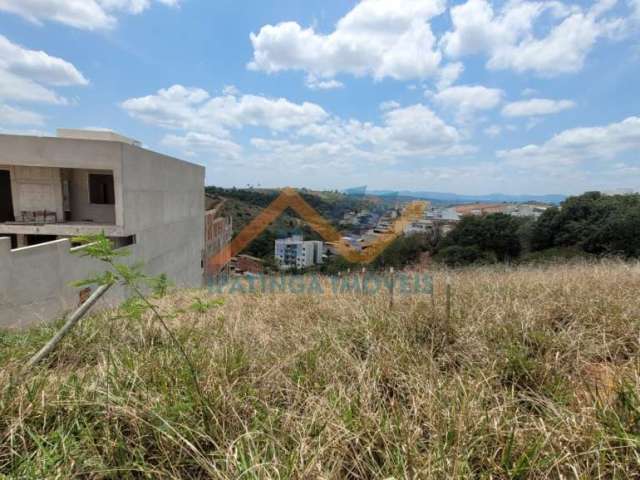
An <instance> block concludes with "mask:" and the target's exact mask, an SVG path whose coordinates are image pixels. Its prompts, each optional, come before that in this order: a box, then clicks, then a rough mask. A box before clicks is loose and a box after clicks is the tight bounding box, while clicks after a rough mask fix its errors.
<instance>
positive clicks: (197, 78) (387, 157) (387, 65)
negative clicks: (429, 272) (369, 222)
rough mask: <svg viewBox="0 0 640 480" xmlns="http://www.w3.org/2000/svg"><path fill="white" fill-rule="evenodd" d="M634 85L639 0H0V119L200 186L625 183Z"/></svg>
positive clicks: (578, 187)
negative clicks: (200, 174)
mask: <svg viewBox="0 0 640 480" xmlns="http://www.w3.org/2000/svg"><path fill="white" fill-rule="evenodd" d="M639 91H640V0H617V1H616V0H599V1H593V2H592V1H576V2H569V1H555V0H552V1H524V0H511V1H489V0H466V1H455V2H452V1H449V2H447V1H446V0H362V1H352V0H304V1H300V0H271V1H268V0H261V1H258V0H252V1H247V0H0V132H2V133H20V134H31V135H55V130H56V128H60V127H62V128H93V129H109V130H113V131H116V132H118V133H121V134H123V135H126V136H129V137H132V138H135V139H137V140H139V141H141V142H142V143H143V145H144V146H145V147H147V148H150V149H153V150H156V151H159V152H162V153H166V154H169V155H173V156H176V157H178V158H182V159H184V160H187V161H191V162H195V163H199V164H202V165H204V166H206V169H207V184H210V185H219V186H237V187H245V186H247V185H252V186H262V187H284V186H294V187H307V188H313V189H344V188H349V187H354V186H359V185H367V186H368V187H369V188H370V189H378V190H379V189H385V190H414V191H439V192H455V193H461V194H488V193H493V192H501V193H506V194H550V193H560V194H578V193H582V192H584V191H588V190H615V189H619V188H625V189H629V188H630V189H634V190H638V189H640V95H639V94H638V93H639ZM0 155H1V152H0Z"/></svg>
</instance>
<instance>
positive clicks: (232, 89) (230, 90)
mask: <svg viewBox="0 0 640 480" xmlns="http://www.w3.org/2000/svg"><path fill="white" fill-rule="evenodd" d="M222 94H223V95H234V96H237V95H240V90H238V87H236V86H235V85H225V86H224V88H223V89H222Z"/></svg>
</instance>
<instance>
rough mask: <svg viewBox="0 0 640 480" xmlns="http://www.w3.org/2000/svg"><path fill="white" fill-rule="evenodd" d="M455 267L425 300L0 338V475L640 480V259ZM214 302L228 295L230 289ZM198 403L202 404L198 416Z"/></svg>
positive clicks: (346, 297) (332, 303)
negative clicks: (33, 366)
mask: <svg viewBox="0 0 640 480" xmlns="http://www.w3.org/2000/svg"><path fill="white" fill-rule="evenodd" d="M445 275H447V273H446V272H442V271H441V272H436V273H435V283H436V295H435V300H436V302H435V305H433V304H432V302H431V298H430V297H428V296H411V297H402V298H400V297H397V298H396V302H395V305H394V308H393V309H392V310H390V309H389V308H388V306H389V304H388V298H387V297H386V295H384V294H381V295H378V296H362V295H353V294H332V293H331V292H330V291H329V292H327V293H326V294H324V295H293V294H276V295H258V294H253V295H232V296H228V297H226V298H222V299H220V298H219V297H217V296H211V295H208V294H207V293H206V292H203V291H189V292H177V293H175V294H172V295H169V296H167V297H165V298H163V299H160V300H154V302H155V303H156V304H157V305H158V307H159V308H160V309H161V310H163V311H165V312H170V313H171V315H172V316H171V318H170V319H169V324H170V325H171V327H172V329H173V331H174V332H175V333H176V335H177V337H178V338H179V339H180V341H181V342H182V343H183V344H184V346H185V349H186V351H187V352H188V354H189V355H190V356H191V358H192V360H193V362H194V364H195V366H196V369H197V372H198V376H199V381H200V386H201V389H202V390H203V392H204V398H201V397H200V396H199V395H198V392H197V389H196V388H195V386H194V385H193V383H192V382H191V377H190V374H189V369H188V367H187V365H185V363H184V361H183V360H182V358H181V356H180V354H179V353H178V352H177V351H176V349H175V348H174V346H173V344H172V342H171V341H170V339H169V337H168V336H167V335H166V334H165V333H164V332H163V331H162V330H161V329H160V328H159V326H158V325H157V323H156V322H155V321H154V320H153V319H152V317H151V316H150V315H149V314H148V312H147V313H141V314H140V315H137V314H136V309H135V306H133V307H132V306H129V308H128V309H127V311H126V315H119V313H122V312H109V313H106V314H102V315H98V316H95V317H93V318H91V319H88V320H86V321H84V322H83V323H82V324H81V325H80V326H79V327H78V328H77V329H76V330H74V332H73V333H72V335H71V336H70V337H68V338H67V339H66V340H65V341H64V342H63V344H62V345H61V346H60V348H59V349H58V350H57V351H56V352H55V354H54V355H53V356H52V357H50V359H49V363H48V364H46V365H43V366H41V367H39V368H38V369H37V370H36V371H34V372H32V373H31V374H30V375H29V376H28V377H27V379H26V382H25V383H23V384H21V385H16V384H15V382H12V379H13V378H15V376H16V373H17V372H18V370H19V367H20V365H21V364H22V362H23V361H24V360H25V358H28V356H29V355H30V354H32V353H33V352H35V351H36V350H37V349H38V348H39V347H40V346H41V345H42V344H43V343H44V342H45V341H46V340H47V339H48V338H49V337H50V336H51V335H52V334H53V332H54V331H55V326H56V325H49V326H44V327H40V328H37V329H33V330H30V331H28V332H22V333H9V332H4V333H0V478H1V477H2V475H3V474H4V475H6V476H7V477H8V478H67V477H71V476H81V477H83V478H261V479H262V478H305V479H306V478H354V479H355V478H358V479H364V478H372V479H373V478H470V477H474V478H637V476H638V472H640V390H639V387H640V377H639V374H640V362H639V356H638V354H639V351H640V344H639V341H640V337H639V335H640V295H639V293H640V264H637V263H634V264H629V263H613V262H607V263H599V264H591V265H588V264H573V265H565V266H556V267H533V266H532V267H520V268H518V269H505V268H480V269H470V270H461V271H457V272H451V273H450V276H451V281H452V285H453V302H452V309H451V320H450V322H447V319H446V315H445V310H446V308H445V301H444V293H443V290H444V278H445ZM216 300H223V302H219V301H216ZM203 410H204V413H203Z"/></svg>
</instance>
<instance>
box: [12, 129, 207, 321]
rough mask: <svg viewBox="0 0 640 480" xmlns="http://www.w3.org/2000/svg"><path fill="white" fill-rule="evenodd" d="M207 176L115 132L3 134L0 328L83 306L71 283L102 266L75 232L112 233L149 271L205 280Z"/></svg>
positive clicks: (182, 281) (188, 281)
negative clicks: (76, 241) (78, 244)
mask: <svg viewBox="0 0 640 480" xmlns="http://www.w3.org/2000/svg"><path fill="white" fill-rule="evenodd" d="M204 173H205V171H204V168H203V167H201V166H199V165H194V164H191V163H188V162H184V161H181V160H178V159H176V158H172V157H169V156H166V155H162V154H159V153H155V152H152V151H150V150H147V149H145V148H142V147H141V146H140V144H139V143H138V142H136V141H134V140H132V139H129V138H126V137H123V136H121V135H117V134H114V133H112V132H95V131H84V130H59V131H58V136H57V137H33V136H19V135H0V327H21V326H26V325H28V324H31V323H34V322H38V321H45V320H50V319H52V318H56V316H59V315H60V314H62V313H63V312H65V311H68V310H70V309H72V308H73V307H75V306H77V304H78V301H79V292H78V289H76V288H73V287H72V286H71V282H73V281H76V280H80V279H83V278H86V277H87V276H89V275H92V274H95V273H99V271H100V270H101V269H103V268H104V266H103V265H100V264H99V263H98V262H96V261H93V260H91V259H88V258H83V257H82V256H81V255H80V254H81V253H82V252H81V251H80V252H79V251H78V248H75V247H74V246H73V245H72V244H71V240H70V239H71V238H72V237H75V236H77V235H86V234H98V233H102V232H104V234H106V235H107V236H108V237H109V238H111V239H112V240H113V241H114V243H115V245H116V246H117V247H125V246H126V247H127V248H128V249H129V250H130V252H131V254H130V256H129V258H130V260H129V261H131V262H143V263H144V265H145V272H147V273H149V274H151V275H157V274H161V273H164V274H166V275H167V276H168V277H169V279H170V280H171V281H172V282H173V283H174V284H176V285H177V286H189V287H196V286H200V285H202V281H203V274H204V263H205V262H204V259H203V256H204V244H205V232H204V218H205V214H204V207H205V205H204V198H203V188H204ZM125 295H126V292H123V291H119V290H118V289H113V292H112V293H110V296H111V301H112V302H117V301H119V300H121V299H122V298H124V296H125Z"/></svg>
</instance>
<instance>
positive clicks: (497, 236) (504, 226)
mask: <svg viewBox="0 0 640 480" xmlns="http://www.w3.org/2000/svg"><path fill="white" fill-rule="evenodd" d="M522 224H523V220H522V219H518V218H515V217H512V216H510V215H505V214H504V213H492V214H489V215H486V216H482V217H477V216H467V217H463V219H462V220H461V221H460V222H459V223H458V224H457V225H456V227H455V228H454V229H453V230H452V231H451V232H450V233H449V235H447V236H446V237H445V238H444V239H443V240H442V241H441V242H440V244H439V245H438V248H437V250H438V252H440V251H442V250H444V249H446V248H448V247H452V246H458V247H474V248H476V249H477V250H478V251H479V252H482V253H483V255H482V256H483V258H484V259H488V258H491V257H492V256H493V257H494V258H495V259H496V260H498V261H506V260H510V259H514V258H517V257H518V256H519V255H520V252H521V250H522V246H521V243H520V227H521V226H522ZM461 253H462V251H458V254H461ZM466 253H467V254H468V255H469V256H472V254H471V250H469V251H467V252H466ZM456 255H457V254H456ZM463 257H464V255H462V257H461V258H463Z"/></svg>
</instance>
